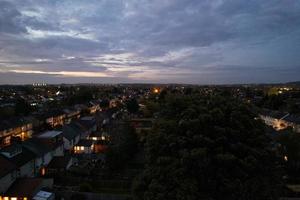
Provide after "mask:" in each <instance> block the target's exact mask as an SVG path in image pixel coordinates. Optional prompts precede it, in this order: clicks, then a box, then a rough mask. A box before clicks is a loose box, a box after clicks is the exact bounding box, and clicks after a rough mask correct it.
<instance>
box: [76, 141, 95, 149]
mask: <svg viewBox="0 0 300 200" xmlns="http://www.w3.org/2000/svg"><path fill="white" fill-rule="evenodd" d="M93 144H94V141H93V140H80V141H79V142H78V144H76V146H84V147H90V146H92V145H93Z"/></svg>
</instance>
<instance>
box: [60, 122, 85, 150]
mask: <svg viewBox="0 0 300 200" xmlns="http://www.w3.org/2000/svg"><path fill="white" fill-rule="evenodd" d="M81 134H82V129H81V128H80V127H78V126H77V125H76V124H75V123H71V124H68V125H65V126H64V127H63V141H64V148H65V150H73V147H74V145H76V144H77V143H78V142H79V140H80V135H81Z"/></svg>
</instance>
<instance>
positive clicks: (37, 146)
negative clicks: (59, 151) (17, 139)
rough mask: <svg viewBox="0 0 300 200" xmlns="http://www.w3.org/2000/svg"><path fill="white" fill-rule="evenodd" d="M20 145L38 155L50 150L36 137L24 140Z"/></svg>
mask: <svg viewBox="0 0 300 200" xmlns="http://www.w3.org/2000/svg"><path fill="white" fill-rule="evenodd" d="M22 145H23V146H24V147H25V148H26V149H28V150H30V151H31V152H33V153H34V154H35V155H36V156H39V157H41V156H43V155H45V154H46V153H48V152H50V151H51V148H49V147H48V146H47V145H44V144H43V143H42V142H41V140H40V139H38V138H30V139H28V140H26V141H24V142H23V144H22Z"/></svg>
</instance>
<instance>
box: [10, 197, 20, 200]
mask: <svg viewBox="0 0 300 200" xmlns="http://www.w3.org/2000/svg"><path fill="white" fill-rule="evenodd" d="M10 200H18V198H17V197H11V198H10Z"/></svg>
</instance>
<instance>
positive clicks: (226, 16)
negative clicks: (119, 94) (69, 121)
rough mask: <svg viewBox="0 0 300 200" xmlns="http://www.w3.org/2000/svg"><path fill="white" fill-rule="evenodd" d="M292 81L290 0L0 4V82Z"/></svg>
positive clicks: (298, 20) (298, 40) (295, 65)
mask: <svg viewBox="0 0 300 200" xmlns="http://www.w3.org/2000/svg"><path fill="white" fill-rule="evenodd" d="M299 80H300V1H299V0H263V1H262V0H247V1H246V0H6V1H3V0H0V84H31V83H33V82H45V83H49V84H53V83H190V84H234V83H274V82H289V81H299Z"/></svg>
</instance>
